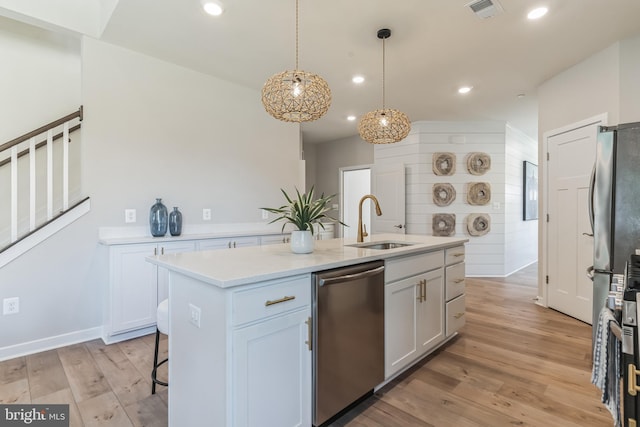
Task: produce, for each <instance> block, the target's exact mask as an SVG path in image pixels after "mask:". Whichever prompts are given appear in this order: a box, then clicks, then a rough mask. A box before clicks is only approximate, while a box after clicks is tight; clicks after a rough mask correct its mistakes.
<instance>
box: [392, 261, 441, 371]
mask: <svg viewBox="0 0 640 427" xmlns="http://www.w3.org/2000/svg"><path fill="white" fill-rule="evenodd" d="M443 264H444V257H443V251H438V252H433V253H428V254H421V255H417V256H415V255H414V256H410V257H404V258H399V259H397V260H394V259H391V260H389V261H388V262H387V266H386V272H385V273H386V277H387V282H386V284H385V378H387V379H388V378H390V377H392V376H393V375H394V374H396V373H397V372H399V371H401V370H402V369H404V368H405V367H407V366H408V365H409V364H411V363H412V362H413V361H415V360H416V359H418V358H420V357H421V356H423V355H424V354H426V353H427V352H429V350H432V349H434V348H435V347H436V346H437V345H438V344H440V343H441V342H442V341H443V340H444V266H443ZM425 269H428V270H430V271H426V272H423V273H420V274H415V272H416V271H417V270H423V271H424V270H425ZM403 273H404V274H405V275H406V274H414V275H412V276H410V277H407V278H404V279H398V280H392V281H389V280H388V279H389V278H391V279H397V277H398V275H400V274H403Z"/></svg>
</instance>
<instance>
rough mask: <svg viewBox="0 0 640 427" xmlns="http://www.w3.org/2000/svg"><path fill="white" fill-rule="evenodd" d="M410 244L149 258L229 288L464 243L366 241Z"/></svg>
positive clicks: (321, 245) (324, 244)
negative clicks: (406, 244)
mask: <svg viewBox="0 0 640 427" xmlns="http://www.w3.org/2000/svg"><path fill="white" fill-rule="evenodd" d="M384 241H393V242H406V243H411V245H410V246H403V247H399V248H394V249H385V250H380V249H365V248H358V247H352V246H346V245H352V244H356V241H355V239H329V240H316V241H315V248H314V251H313V253H310V254H294V253H292V252H291V248H290V245H289V244H288V243H283V244H277V245H266V246H251V247H244V248H237V249H228V250H227V249H223V250H207V251H196V252H182V253H173V254H165V255H156V256H150V257H148V258H147V261H149V262H151V263H153V264H156V265H158V266H160V267H164V268H167V269H169V270H172V271H176V272H179V273H181V274H184V275H186V276H189V277H193V278H195V279H198V280H200V281H202V282H205V283H208V284H211V285H214V286H218V287H220V288H230V287H233V286H240V285H245V284H249V283H255V282H258V281H263V280H271V279H278V278H282V277H287V276H294V275H298V274H308V273H313V272H316V271H321V270H327V269H331V268H336V267H343V266H347V265H352V264H357V263H360V262H368V261H373V260H379V259H386V258H392V257H397V256H402V255H410V254H414V253H420V252H428V251H434V250H439V249H443V248H447V247H454V246H460V245H463V244H464V243H466V242H467V241H468V239H466V238H458V237H434V236H422V235H403V234H376V235H373V236H370V237H368V238H366V239H365V243H366V242H384Z"/></svg>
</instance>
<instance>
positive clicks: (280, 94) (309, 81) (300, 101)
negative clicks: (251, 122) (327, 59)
mask: <svg viewBox="0 0 640 427" xmlns="http://www.w3.org/2000/svg"><path fill="white" fill-rule="evenodd" d="M262 104H263V105H264V109H265V110H267V113H269V114H271V115H272V116H273V117H275V118H276V119H278V120H282V121H285V122H298V123H300V122H310V121H313V120H317V119H319V118H320V117H322V116H323V115H324V114H325V113H326V112H327V110H328V109H329V106H330V105H331V89H329V85H328V84H327V82H326V81H324V79H323V78H322V77H320V76H318V75H317V74H313V73H307V72H306V71H301V70H292V71H283V72H282V73H278V74H274V75H273V76H271V77H270V78H269V79H268V80H267V81H266V83H265V84H264V87H263V88H262Z"/></svg>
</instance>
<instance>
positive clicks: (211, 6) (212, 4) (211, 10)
mask: <svg viewBox="0 0 640 427" xmlns="http://www.w3.org/2000/svg"><path fill="white" fill-rule="evenodd" d="M202 7H203V8H204V11H205V12H207V13H208V14H209V15H212V16H220V15H222V12H224V7H223V5H222V3H221V2H219V1H213V0H205V1H203V2H202Z"/></svg>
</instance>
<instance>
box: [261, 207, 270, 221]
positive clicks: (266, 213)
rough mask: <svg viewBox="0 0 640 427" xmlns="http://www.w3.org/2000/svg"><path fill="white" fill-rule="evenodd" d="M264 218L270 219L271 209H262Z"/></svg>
mask: <svg viewBox="0 0 640 427" xmlns="http://www.w3.org/2000/svg"><path fill="white" fill-rule="evenodd" d="M262 219H269V211H266V210H264V209H262Z"/></svg>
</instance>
